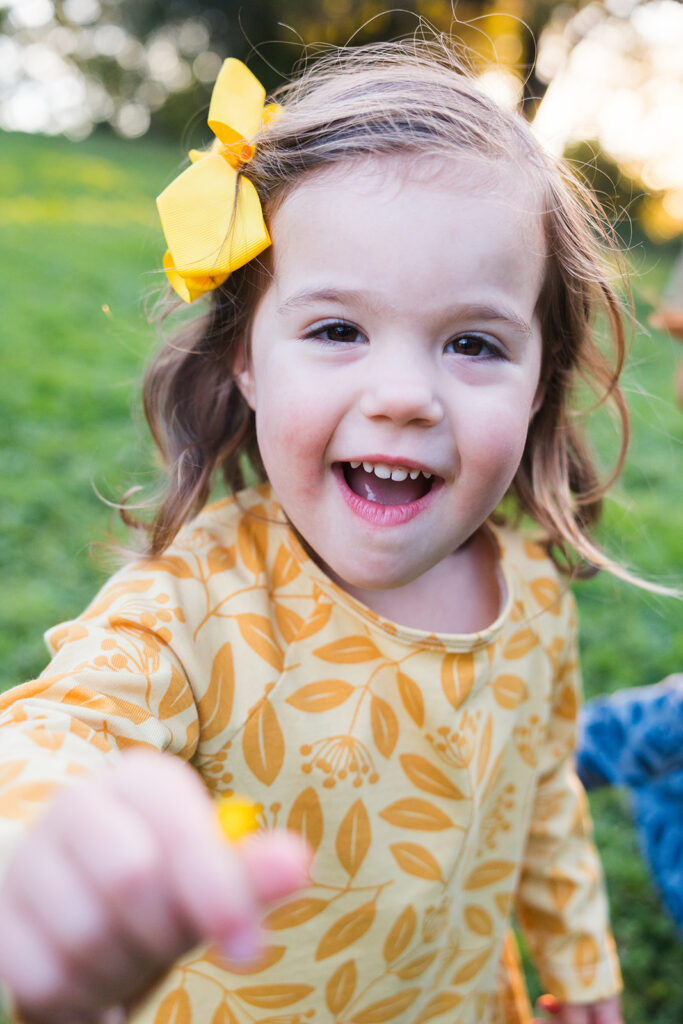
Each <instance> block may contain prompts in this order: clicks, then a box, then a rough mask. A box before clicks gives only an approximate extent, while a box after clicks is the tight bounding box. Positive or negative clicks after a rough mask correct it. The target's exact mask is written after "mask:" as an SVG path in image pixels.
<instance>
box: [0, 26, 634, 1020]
mask: <svg viewBox="0 0 683 1024" xmlns="http://www.w3.org/2000/svg"><path fill="white" fill-rule="evenodd" d="M275 99H276V105H274V104H271V105H268V106H264V93H263V90H262V88H261V87H260V85H259V83H258V82H257V81H256V80H255V79H254V78H253V76H252V75H251V74H250V73H249V72H248V71H247V70H246V68H244V66H243V65H241V64H239V63H238V62H237V61H232V60H231V61H227V62H226V64H225V66H224V68H223V71H222V72H221V75H220V78H219V80H218V82H217V84H216V88H215V91H214V95H213V99H212V104H211V109H210V113H209V125H210V126H211V128H212V130H213V132H214V133H215V136H216V138H215V139H214V143H213V145H212V146H211V148H210V149H209V150H208V151H206V152H195V153H193V154H191V156H192V159H193V164H192V166H191V167H190V168H188V170H186V171H185V172H183V174H182V175H181V176H180V177H179V178H178V179H177V180H176V181H175V182H173V183H172V184H171V185H170V186H169V187H168V188H167V189H166V190H165V191H164V192H163V193H162V195H161V196H160V198H159V209H160V213H161V217H162V222H163V225H164V230H165V233H166V238H167V241H168V246H169V252H168V253H167V255H166V258H165V266H166V269H167V273H168V276H169V278H170V281H171V283H172V285H173V287H174V288H175V290H176V291H177V292H178V294H179V295H180V296H181V297H182V298H183V299H185V300H186V301H192V300H194V299H196V298H197V297H199V296H201V295H204V294H206V293H208V294H206V298H204V299H202V300H201V303H200V304H199V306H198V307H197V308H198V309H199V310H200V311H199V313H198V316H197V317H196V318H195V319H194V320H192V321H191V323H190V325H189V326H188V324H187V318H184V320H183V323H184V325H185V326H184V327H182V329H181V330H180V332H179V333H177V334H176V336H175V337H174V338H173V341H172V343H171V344H169V345H167V346H166V347H165V348H164V350H163V351H162V352H161V353H160V354H159V355H158V356H157V358H156V360H155V362H154V363H153V365H152V367H151V369H150V371H149V373H148V376H147V379H146V383H145V401H146V410H147V415H148V418H149V421H150V424H151V428H152V431H153V434H154V438H155V440H156V442H157V444H158V446H159V449H160V451H161V453H162V455H163V458H164V460H165V463H166V465H167V467H168V477H167V486H166V490H165V493H164V494H163V497H162V500H161V502H160V505H159V507H158V510H157V512H156V515H155V518H154V520H153V522H152V523H151V525H150V528H149V530H150V533H149V546H148V549H147V551H146V553H145V556H144V557H142V558H140V559H138V560H136V561H134V562H133V563H132V564H130V565H128V566H127V567H125V568H124V569H122V570H121V571H120V572H119V573H117V575H116V576H114V578H113V579H112V580H111V581H110V582H109V583H108V584H107V585H106V586H105V587H104V589H103V590H102V592H101V593H100V594H99V595H98V597H97V598H96V599H95V601H94V602H93V603H92V604H91V605H90V606H89V608H87V609H86V611H85V612H84V613H83V615H81V617H80V618H78V619H76V620H75V621H73V622H69V623H66V624H64V625H61V626H59V627H57V628H55V629H53V630H51V631H50V633H49V634H48V644H49V646H50V649H51V651H52V654H53V656H54V657H53V660H52V663H51V664H50V666H49V668H48V669H47V670H46V671H45V673H44V674H43V675H42V676H41V677H40V678H39V679H38V680H36V681H35V682H32V683H28V684H26V685H24V686H21V687H18V688H17V689H15V690H13V691H11V692H9V693H8V694H6V695H5V696H4V698H3V699H2V700H1V701H0V726H1V729H0V784H1V785H2V786H3V789H2V803H1V805H0V806H1V808H2V809H1V810H0V851H1V853H2V860H3V880H4V881H3V886H2V890H1V892H0V913H1V915H2V923H3V924H2V934H1V935H0V978H2V980H3V982H4V983H5V986H6V990H7V994H8V995H11V997H12V999H13V1001H14V1006H15V1008H16V1010H17V1012H18V1013H19V1012H20V1013H21V1014H22V1016H23V1018H24V1019H26V1020H28V1021H36V1022H38V1021H39V1022H48V1024H51V1022H62V1021H69V1022H71V1021H77V1022H80V1021H83V1022H88V1024H90V1022H95V1021H115V1020H120V1019H122V1017H123V1015H124V1014H125V1013H126V1012H130V1013H131V1014H133V1017H134V1020H135V1021H136V1022H149V1024H152V1022H155V1024H167V1022H171V1021H172V1022H174V1024H189V1022H197V1024H198V1022H201V1024H204V1022H209V1021H211V1022H212V1024H252V1022H257V1021H258V1022H265V1021H268V1022H271V1024H275V1022H279V1024H285V1022H286V1024H304V1022H309V1021H310V1022H313V1024H314V1022H316V1021H317V1022H321V1024H322V1022H335V1024H376V1022H383V1021H395V1022H400V1024H422V1022H426V1021H431V1020H437V1021H439V1020H442V1021H444V1022H448V1024H501V1022H505V1024H511V1022H515V1024H518V1022H523V1021H529V1019H530V1015H531V1011H530V1008H529V1006H528V1001H527V999H526V996H525V992H524V988H523V984H522V981H521V975H520V972H519V966H518V961H517V959H516V955H515V949H514V944H513V942H512V940H511V938H510V935H511V933H510V932H509V924H510V915H511V913H512V911H513V909H514V911H515V912H516V914H517V919H518V921H519V923H520V925H521V927H522V929H523V930H524V932H525V934H526V937H527V941H528V943H529V945H530V948H531V950H532V952H533V954H534V956H535V959H536V963H537V965H538V968H539V971H540V974H541V978H542V981H543V984H544V985H545V986H546V987H547V988H548V990H549V991H550V992H552V993H553V994H554V996H555V997H556V1000H557V1001H558V1004H559V1005H558V1007H557V1019H558V1020H559V1021H561V1022H562V1024H620V1022H621V1020H622V1018H621V1013H620V1010H619V1005H618V997H617V995H616V993H617V992H618V990H619V988H620V979H619V968H618V965H617V961H616V959H615V954H614V948H613V942H612V939H611V937H610V933H609V926H608V921H607V908H606V900H605V895H604V891H603V886H602V878H601V871H600V866H599V863H598V858H597V855H596V851H595V849H594V847H593V844H592V841H591V831H590V823H589V820H588V818H587V814H586V806H585V800H584V795H583V791H582V790H581V788H580V785H579V784H578V782H577V778H576V775H575V772H574V770H573V766H572V765H573V760H572V752H573V748H574V742H575V730H576V717H577V710H578V704H579V672H578V666H577V659H576V637H575V630H576V621H575V610H574V602H573V600H572V597H571V594H570V592H569V589H568V583H567V575H568V573H569V570H571V567H572V561H571V551H572V550H573V551H574V552H576V553H578V555H579V557H580V558H581V559H582V560H583V562H584V563H589V564H590V565H591V566H598V567H603V568H607V569H610V570H611V571H615V572H619V571H620V570H619V569H618V567H617V566H615V565H613V564H612V563H611V562H609V560H608V559H607V558H606V556H605V555H603V554H602V553H601V552H600V550H599V549H598V548H597V547H596V545H595V544H594V542H593V541H592V540H591V539H590V536H589V532H588V528H589V526H591V525H592V524H593V523H594V522H595V521H596V520H597V518H598V515H599V511H600V498H601V495H602V493H603V490H604V489H603V488H602V487H601V486H600V484H599V483H598V481H597V478H596V474H595V471H594V468H593V464H592V462H591V459H590V457H589V454H588V452H587V450H586V448H585V446H584V444H583V441H582V439H581V435H580V433H579V432H578V427H577V422H576V418H575V417H574V416H573V414H572V412H571V409H570V400H571V398H572V395H573V392H574V389H575V386H576V384H577V382H578V381H579V379H583V380H588V381H590V382H591V383H593V384H594V385H595V387H596V389H597V391H598V393H599V396H600V397H601V398H602V399H605V398H609V399H611V400H612V401H613V402H614V403H615V404H616V406H617V409H618V411H619V413H620V414H621V416H622V422H623V424H624V428H625V427H626V420H625V416H626V414H625V410H624V406H623V401H622V398H621V396H620V392H619V390H618V387H617V375H618V370H619V368H620V366H621V363H622V361H623V356H624V336H623V330H622V326H621V321H620V316H619V304H618V301H617V299H616V297H615V294H614V292H613V290H612V287H611V285H610V283H609V272H608V271H606V270H605V269H604V268H603V265H602V262H601V260H600V257H599V249H598V245H597V242H596V240H595V236H594V232H593V230H592V221H591V219H590V215H589V214H586V213H584V212H583V208H582V206H581V204H580V202H579V201H578V199H577V198H576V192H575V190H574V188H573V186H572V185H571V184H570V183H569V180H568V179H567V178H566V176H565V174H564V172H563V171H561V170H560V169H558V167H557V166H555V164H554V163H553V162H552V161H551V160H550V158H549V157H547V156H546V155H545V154H544V153H543V152H542V150H541V148H540V147H539V145H538V143H537V142H536V141H535V139H534V136H533V135H532V133H531V132H530V130H529V128H528V126H527V125H526V124H525V122H524V121H523V120H522V119H520V118H519V117H518V116H516V115H515V114H512V113H508V112H506V111H504V110H501V109H499V108H498V107H497V106H496V105H495V104H494V103H493V102H492V101H491V100H489V99H488V98H486V97H485V96H484V95H482V94H481V93H480V92H479V91H478V90H477V87H476V85H475V84H474V83H473V82H472V81H471V80H470V79H469V78H468V77H467V76H465V75H464V74H463V73H461V72H460V71H459V70H458V68H457V67H455V66H454V63H453V62H452V61H451V59H449V56H448V54H447V53H444V52H442V51H440V50H439V49H438V48H434V47H430V46H426V45H425V46H424V47H422V46H420V47H417V46H415V47H407V46H405V45H402V44H392V45H381V46H372V47H364V48H363V47H361V48H358V49H355V50H350V51H348V52H341V53H339V52H336V51H335V52H334V53H332V54H331V55H330V56H328V57H326V58H325V59H322V60H319V61H317V62H315V63H314V64H313V65H312V66H311V67H310V68H309V69H308V70H307V71H306V72H305V73H304V74H303V75H302V76H301V77H300V78H299V79H298V80H297V81H294V82H293V83H291V84H289V85H287V86H285V87H284V88H283V89H282V90H281V91H280V92H279V94H278V95H277V96H276V97H275ZM598 309H602V310H603V311H604V312H605V313H606V315H607V322H608V324H609V326H610V328H611V334H612V338H613V341H614V343H615V348H616V369H615V368H614V367H613V366H611V365H609V364H608V363H607V362H606V361H605V359H604V357H603V356H602V355H601V353H600V351H599V349H598V347H597V346H596V343H595V341H594V339H593V335H592V328H591V323H592V320H593V317H594V314H595V312H596V310H598ZM625 432H626V431H625V429H624V433H625ZM622 456H623V452H622ZM218 470H220V472H221V473H222V474H223V476H224V478H225V480H226V481H227V483H228V485H229V488H230V490H231V492H232V493H233V496H232V497H230V498H228V499H226V500H223V501H219V502H217V503H215V504H213V505H210V506H208V507H205V505H206V501H207V498H208V495H209V491H210V487H211V484H212V481H213V479H214V477H215V474H216V471H218ZM255 476H256V477H257V478H258V480H260V483H258V486H247V484H248V483H251V484H253V483H254V478H255ZM501 502H504V503H505V508H506V509H507V510H508V511H511V510H512V509H513V507H516V508H517V510H518V511H521V512H522V513H525V514H526V515H527V516H528V517H530V518H531V519H532V520H535V522H536V524H537V526H538V527H540V540H537V541H532V540H530V539H528V537H527V536H526V535H525V534H524V533H522V532H520V531H519V530H517V529H512V528H509V527H506V526H504V525H502V523H503V519H502V516H501V514H500V511H498V512H497V510H499V506H500V503H501ZM536 533H537V535H538V534H539V530H537V531H536ZM556 563H557V564H558V565H559V566H560V571H559V572H558V568H557V567H556ZM562 573H564V575H562ZM163 752H166V753H163ZM169 755H176V756H175V757H171V756H169ZM183 762H186V763H185V764H184V763H183ZM199 780H201V782H200V781H199ZM67 783H68V785H67ZM233 791H237V792H241V793H245V794H248V795H249V796H250V797H251V798H252V799H253V800H254V801H255V802H256V803H257V804H258V808H259V815H260V824H261V826H262V830H261V832H260V833H259V834H257V835H256V837H255V838H252V839H251V840H250V841H248V842H244V843H242V844H241V845H235V846H234V847H228V846H227V845H226V844H225V843H224V842H222V841H221V839H220V838H219V835H218V830H217V827H216V825H215V820H214V814H213V802H212V800H211V799H210V798H209V794H211V795H212V796H219V795H223V794H229V793H231V792H233ZM287 830H289V831H287ZM297 834H298V835H297ZM301 836H303V837H304V839H305V840H306V844H305V846H304V845H302V842H301V839H300V837H301ZM309 851H312V852H313V854H314V855H315V859H314V865H313V868H312V878H310V879H307V871H308V867H309V859H310V854H309ZM306 881H308V886H307V888H306V889H305V890H303V891H301V892H299V893H298V894H296V895H295V896H293V898H290V899H289V900H288V901H287V902H284V903H282V902H279V903H276V904H272V903H271V901H272V900H274V899H277V898H280V897H282V896H283V895H285V894H290V895H291V894H292V893H293V890H294V889H296V888H297V887H299V886H302V885H303V884H304V883H305V882H306ZM264 913H265V926H266V927H265V929H264V930H263V932H262V933H261V932H260V931H259V925H260V922H261V920H262V917H263V914H264Z"/></svg>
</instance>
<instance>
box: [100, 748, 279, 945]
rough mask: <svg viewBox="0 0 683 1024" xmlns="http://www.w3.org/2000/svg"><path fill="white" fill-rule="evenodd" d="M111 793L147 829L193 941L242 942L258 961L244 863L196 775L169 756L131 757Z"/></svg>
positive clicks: (253, 903)
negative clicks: (222, 831) (222, 829)
mask: <svg viewBox="0 0 683 1024" xmlns="http://www.w3.org/2000/svg"><path fill="white" fill-rule="evenodd" d="M141 779H144V785H142V784H141V782H140V780H141ZM103 780H104V777H103ZM106 785H107V786H109V787H110V788H111V789H112V791H113V792H114V793H116V794H120V795H121V797H122V798H123V799H125V800H126V801H127V803H128V805H129V806H130V807H131V808H133V809H134V810H135V811H136V812H137V813H138V814H139V815H140V817H141V818H142V819H143V820H144V821H147V822H148V823H149V827H150V828H151V829H152V831H153V833H154V835H155V836H156V839H157V842H158V843H159V846H160V849H161V850H162V851H163V873H164V877H165V879H166V882H167V885H168V887H169V892H170V893H172V899H173V903H174V905H175V908H176V912H177V914H178V917H179V920H180V921H182V922H183V923H184V925H185V926H186V927H187V929H188V930H189V933H190V934H191V935H192V936H193V938H194V941H195V942H198V941H200V940H202V939H206V938H210V939H216V940H218V941H219V942H221V943H225V942H228V941H229V940H230V938H231V937H232V936H235V937H237V936H239V943H238V944H240V945H241V946H242V947H243V948H244V951H245V955H246V950H247V948H251V947H253V953H252V954H251V955H254V954H255V953H256V952H257V951H258V948H259V944H260V940H259V936H258V924H257V922H258V918H259V905H258V901H257V898H256V894H255V892H254V887H253V885H252V883H251V879H250V877H249V875H248V873H247V870H246V867H245V864H244V859H243V857H242V856H240V855H239V853H238V852H237V850H232V849H230V847H229V845H228V844H226V842H225V841H224V839H223V838H222V836H221V834H220V830H219V828H218V824H217V822H216V818H215V812H214V804H213V800H212V799H211V798H210V796H209V795H208V793H207V791H206V789H205V788H204V786H203V784H202V783H201V781H200V780H199V777H198V776H197V775H196V773H195V772H194V771H193V770H192V769H191V768H189V767H188V766H187V765H185V764H184V763H182V762H180V761H179V760H178V759H177V758H174V757H171V756H165V755H159V754H149V753H146V752H143V751H140V752H132V753H129V754H128V755H126V757H124V758H123V759H122V761H121V762H120V764H119V766H117V771H116V772H112V773H111V774H110V775H109V777H108V779H107V781H106Z"/></svg>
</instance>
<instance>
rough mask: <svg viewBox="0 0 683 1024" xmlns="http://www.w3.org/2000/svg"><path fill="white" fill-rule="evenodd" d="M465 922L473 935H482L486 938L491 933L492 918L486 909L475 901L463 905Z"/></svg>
mask: <svg viewBox="0 0 683 1024" xmlns="http://www.w3.org/2000/svg"><path fill="white" fill-rule="evenodd" d="M465 922H466V924H467V927H468V928H469V930H470V931H471V932H474V934H475V935H482V936H484V937H485V938H488V937H489V936H490V935H492V934H493V918H492V917H491V915H490V914H489V912H488V911H487V910H484V908H483V907H480V906H478V905H477V904H476V903H469V904H468V905H467V906H466V907H465Z"/></svg>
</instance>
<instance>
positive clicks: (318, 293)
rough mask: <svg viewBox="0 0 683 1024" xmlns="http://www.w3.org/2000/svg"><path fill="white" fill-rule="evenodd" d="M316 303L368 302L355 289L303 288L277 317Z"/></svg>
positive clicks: (285, 303)
mask: <svg viewBox="0 0 683 1024" xmlns="http://www.w3.org/2000/svg"><path fill="white" fill-rule="evenodd" d="M315 302H367V299H366V298H365V296H364V295H363V293H362V292H359V291H354V290H353V289H349V290H345V289H341V290H340V289H337V288H313V289H309V288H303V289H302V290H301V291H299V292H295V293H294V295H290V296H289V298H288V299H286V300H285V301H284V302H283V303H282V305H280V306H278V307H277V309H276V310H275V315H276V316H285V314H287V313H290V312H291V311H292V310H294V309H299V307H300V306H310V305H313V303H315Z"/></svg>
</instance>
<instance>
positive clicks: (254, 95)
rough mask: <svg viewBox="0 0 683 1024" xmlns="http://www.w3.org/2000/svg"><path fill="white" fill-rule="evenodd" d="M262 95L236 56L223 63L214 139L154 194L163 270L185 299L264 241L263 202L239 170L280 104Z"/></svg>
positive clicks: (213, 108) (213, 114) (214, 101)
mask: <svg viewBox="0 0 683 1024" xmlns="http://www.w3.org/2000/svg"><path fill="white" fill-rule="evenodd" d="M265 95H266V91H265V89H264V88H263V86H262V85H261V83H260V82H259V80H258V79H257V78H255V77H254V75H252V73H251V71H249V69H248V68H247V67H246V66H245V65H244V64H243V63H242V62H241V61H239V60H235V59H234V58H232V57H230V58H228V60H226V61H224V63H223V67H222V68H221V70H220V73H219V75H218V78H217V80H216V84H215V86H214V89H213V94H212V96H211V105H210V107H209V117H208V124H209V127H210V128H211V130H212V132H213V133H214V135H215V136H216V138H215V139H214V141H213V145H212V146H211V148H210V149H209V150H207V151H198V150H192V151H191V152H190V159H191V160H192V166H191V167H188V168H187V170H185V171H183V172H182V174H179V175H178V177H177V178H176V179H175V180H174V181H172V182H171V184H170V185H169V186H168V187H167V188H165V189H164V191H163V192H162V193H161V195H160V196H159V197H158V198H157V207H158V210H159V216H160V217H161V224H162V227H163V229H164V234H165V236H166V242H167V243H168V252H167V253H166V255H165V256H164V269H165V270H166V275H167V277H168V279H169V281H170V282H171V285H172V286H173V288H174V289H175V291H176V292H177V293H178V295H180V297H181V298H182V299H184V300H185V302H193V301H194V299H196V298H198V297H199V296H200V295H203V294H204V293H205V292H209V291H211V290H212V289H213V288H217V287H218V286H219V285H221V284H223V281H225V280H226V278H228V277H229V276H230V274H231V273H232V272H233V270H237V268H238V267H242V266H244V264H245V263H248V262H249V260H251V259H253V258H254V256H257V255H258V254H259V253H260V252H263V250H264V249H267V248H268V246H269V245H270V235H269V234H268V229H267V228H266V225H265V222H264V220H263V211H262V209H261V200H260V199H259V197H258V194H257V192H256V189H255V188H254V186H253V184H252V183H251V182H250V181H249V179H248V178H245V177H243V176H241V175H240V173H239V170H240V168H241V167H242V166H243V164H245V163H247V162H248V161H249V160H251V158H252V156H253V155H254V146H253V144H252V143H251V142H250V141H249V140H250V139H252V138H253V137H254V135H256V133H257V132H258V130H259V129H260V128H261V127H262V126H263V125H264V124H265V123H266V122H267V121H268V120H270V118H271V117H273V115H274V114H275V113H277V111H278V110H279V109H280V108H279V107H278V106H277V104H274V103H272V104H268V106H265V107H264V103H263V101H264V99H265Z"/></svg>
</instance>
